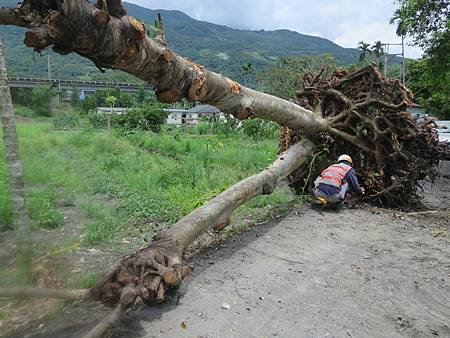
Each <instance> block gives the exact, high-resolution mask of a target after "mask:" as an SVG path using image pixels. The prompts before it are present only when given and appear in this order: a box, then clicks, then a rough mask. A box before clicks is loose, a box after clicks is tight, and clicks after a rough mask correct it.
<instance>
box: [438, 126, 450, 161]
mask: <svg viewBox="0 0 450 338" xmlns="http://www.w3.org/2000/svg"><path fill="white" fill-rule="evenodd" d="M436 131H437V132H438V135H439V143H441V144H445V145H446V146H447V156H446V158H447V159H450V121H436Z"/></svg>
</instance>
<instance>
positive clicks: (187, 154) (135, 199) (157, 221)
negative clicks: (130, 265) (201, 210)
mask: <svg viewBox="0 0 450 338" xmlns="http://www.w3.org/2000/svg"><path fill="white" fill-rule="evenodd" d="M18 131H19V138H20V145H21V156H22V161H23V167H24V175H25V181H26V187H27V197H28V208H29V211H30V217H31V221H32V226H33V229H36V231H39V230H42V229H57V228H59V227H61V226H63V225H64V226H66V227H67V226H68V227H70V224H67V223H68V221H67V220H66V217H65V214H64V208H73V209H75V210H76V212H77V213H79V215H80V216H79V217H78V218H82V219H83V220H84V222H83V224H82V227H83V234H82V238H83V244H84V245H87V246H93V245H96V244H99V243H105V242H113V241H115V240H118V239H120V238H122V237H123V236H126V234H136V233H138V234H141V237H142V239H143V240H144V239H147V238H150V237H151V236H152V234H153V233H154V232H155V231H157V230H158V229H160V228H163V227H168V226H170V225H171V224H173V223H174V222H176V221H177V220H178V219H180V218H181V217H182V216H184V215H186V214H187V213H189V212H190V211H192V210H193V209H195V208H196V207H199V206H201V205H202V204H204V203H205V202H207V201H208V200H209V199H210V198H211V197H213V196H215V195H217V194H218V193H220V192H221V191H223V190H224V189H226V188H227V187H229V186H230V185H232V184H233V183H235V182H237V181H239V180H241V179H243V178H244V177H246V176H248V175H250V174H252V173H256V172H258V171H260V170H261V169H263V168H264V167H266V166H267V165H268V164H269V163H271V162H272V161H273V160H274V159H275V157H276V150H277V144H276V140H264V141H254V140H250V139H248V138H247V137H246V136H244V135H233V136H229V137H220V136H217V135H192V134H188V133H184V132H180V131H179V130H176V131H172V132H166V133H161V134H154V133H148V132H137V133H135V134H132V135H130V136H128V137H122V136H119V135H116V134H115V133H114V132H102V131H89V130H77V131H56V130H54V129H53V128H52V127H51V125H50V124H49V123H42V122H40V123H34V122H33V123H19V124H18ZM7 187H8V185H7V172H6V164H5V162H4V154H3V145H1V146H0V227H1V229H2V231H5V230H8V229H10V228H11V214H10V204H9V198H8V189H7ZM292 200H293V197H292V195H291V194H290V193H289V192H288V191H287V190H279V191H277V192H276V193H274V194H272V195H271V196H263V197H259V198H257V199H255V200H254V201H252V202H250V203H248V204H247V205H246V206H244V207H242V208H241V210H239V212H238V215H240V216H241V218H243V219H244V218H247V219H248V218H249V217H250V215H258V216H257V217H256V216H255V217H256V221H258V219H260V220H261V219H262V218H269V217H270V212H271V208H276V207H280V208H285V207H286V205H287V203H288V202H290V201H292ZM268 206H270V208H268V209H270V210H268V214H267V215H265V214H264V213H261V212H257V213H255V212H253V211H255V210H256V209H261V208H266V207H268ZM252 217H253V216H252ZM69 221H70V220H69Z"/></svg>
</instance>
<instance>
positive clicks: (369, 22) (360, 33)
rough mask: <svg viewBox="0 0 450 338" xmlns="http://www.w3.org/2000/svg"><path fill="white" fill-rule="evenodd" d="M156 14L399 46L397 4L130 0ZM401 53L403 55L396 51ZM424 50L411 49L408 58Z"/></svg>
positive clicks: (371, 0)
mask: <svg viewBox="0 0 450 338" xmlns="http://www.w3.org/2000/svg"><path fill="white" fill-rule="evenodd" d="M127 1H129V2H132V3H135V4H138V5H141V6H144V7H148V8H152V9H158V8H161V9H178V10H181V11H183V12H185V13H186V14H188V15H190V16H191V17H193V18H195V19H197V20H204V21H209V22H213V23H217V24H222V25H227V26H230V27H233V28H240V29H254V30H259V29H265V30H272V29H280V28H286V29H290V30H293V31H297V32H299V33H303V34H308V35H316V36H321V37H324V38H327V39H329V40H331V41H334V42H335V43H337V44H339V45H341V46H343V47H352V48H355V47H356V46H357V45H358V42H359V41H361V40H363V41H367V42H370V43H373V42H374V41H377V40H381V41H383V42H394V43H395V42H399V38H398V37H396V35H395V27H394V26H393V25H389V19H390V18H391V16H392V13H393V12H394V10H395V6H394V4H393V0H366V1H357V0H227V1H223V2H222V1H217V0H202V1H198V0H127ZM398 51H399V50H398ZM420 54H421V52H420V50H418V49H417V48H414V47H409V46H407V48H406V56H407V57H419V56H420Z"/></svg>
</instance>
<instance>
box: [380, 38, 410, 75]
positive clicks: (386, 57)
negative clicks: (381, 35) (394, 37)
mask: <svg viewBox="0 0 450 338" xmlns="http://www.w3.org/2000/svg"><path fill="white" fill-rule="evenodd" d="M382 45H383V47H384V76H387V71H388V63H389V61H390V60H392V59H393V58H394V57H396V56H401V57H402V67H401V80H402V83H403V84H405V43H404V37H403V36H402V43H389V42H385V43H383V44H382ZM391 46H401V47H402V52H401V53H392V54H391V53H390V51H389V47H391Z"/></svg>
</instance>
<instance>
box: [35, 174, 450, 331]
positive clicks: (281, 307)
mask: <svg viewBox="0 0 450 338" xmlns="http://www.w3.org/2000/svg"><path fill="white" fill-rule="evenodd" d="M449 188H450V181H449V180H443V181H441V182H439V185H438V186H435V187H434V188H431V187H429V188H428V189H429V190H434V191H432V192H430V191H428V192H427V194H432V196H430V197H432V198H430V199H431V200H432V201H433V202H434V203H435V207H436V208H439V211H438V212H437V213H430V214H425V215H421V214H419V215H408V214H406V213H401V212H394V211H386V210H382V209H377V208H373V207H369V206H362V207H360V208H358V209H348V210H342V211H340V212H318V211H315V210H311V209H308V208H307V209H305V210H301V211H298V212H293V213H291V214H290V215H289V216H287V217H286V218H284V219H283V220H282V221H280V222H277V223H269V224H265V225H262V226H258V227H256V228H254V229H252V230H249V231H248V232H246V233H245V234H243V235H241V236H238V237H237V238H235V239H234V240H233V241H232V242H231V243H227V244H226V245H223V246H222V247H219V248H214V249H210V250H208V251H207V252H205V253H203V254H201V255H200V256H196V257H195V258H194V259H193V261H192V262H191V265H192V266H193V267H194V271H193V273H192V274H191V275H190V276H189V278H188V279H187V280H186V282H185V283H184V284H183V287H182V289H181V295H182V296H181V298H180V299H179V304H178V305H176V304H175V302H167V303H165V304H162V305H160V306H157V307H153V308H146V309H144V310H141V311H139V312H137V313H136V312H134V313H132V314H131V315H129V316H128V317H126V318H125V319H124V320H123V321H122V325H121V327H120V328H117V329H116V330H115V331H114V334H113V336H114V337H183V338H185V337H192V338H198V337H205V338H206V337H208V338H213V337H227V338H228V337H258V338H261V337H328V336H330V337H435V336H440V337H450V245H449V244H450V242H449V239H450V237H449V231H450V224H449V219H450V214H449V201H448V196H449V194H448V191H449ZM437 229H438V230H437ZM78 310H79V311H77V310H76V309H75V312H76V313H79V312H81V313H83V317H84V319H80V318H77V319H76V320H75V323H72V324H73V325H72V324H71V325H72V326H71V328H69V329H68V327H67V325H68V323H65V324H66V325H64V324H62V323H61V322H59V323H58V324H57V325H55V326H53V328H51V329H49V326H50V327H51V325H48V323H47V324H46V325H45V326H44V327H43V328H42V330H41V335H37V336H40V337H62V336H64V337H69V336H74V337H76V336H79V335H80V334H82V333H83V332H84V331H85V329H86V326H92V325H94V324H95V321H97V320H98V318H99V316H98V315H99V312H98V311H99V308H98V307H96V308H94V310H95V313H96V315H95V316H90V315H89V313H90V312H92V311H94V310H93V309H92V308H89V307H87V308H86V309H83V308H81V309H78ZM84 310H86V311H84ZM71 311H74V309H73V308H72V309H71ZM75 312H72V314H74V313H75ZM66 318H67V316H66ZM72 318H73V317H72ZM61 324H62V325H61ZM58 325H59V326H60V328H59V329H58V328H57V327H58ZM64 326H65V328H63V327H64ZM69 332H72V333H73V334H72V335H68V333H69ZM37 336H35V337H37Z"/></svg>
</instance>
